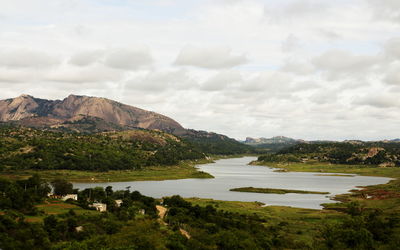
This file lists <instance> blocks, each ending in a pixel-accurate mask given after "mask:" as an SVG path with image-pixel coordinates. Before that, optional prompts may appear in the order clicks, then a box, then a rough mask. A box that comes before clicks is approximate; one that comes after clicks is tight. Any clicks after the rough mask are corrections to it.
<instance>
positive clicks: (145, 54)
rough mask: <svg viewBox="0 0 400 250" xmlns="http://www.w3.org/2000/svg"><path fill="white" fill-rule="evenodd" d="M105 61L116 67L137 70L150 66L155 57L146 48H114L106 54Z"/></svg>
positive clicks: (106, 63)
mask: <svg viewBox="0 0 400 250" xmlns="http://www.w3.org/2000/svg"><path fill="white" fill-rule="evenodd" d="M104 63H105V65H107V66H109V67H112V68H116V69H123V70H137V69H140V68H143V67H147V66H150V65H151V64H152V63H153V57H152V56H151V54H150V51H149V50H148V49H146V48H142V49H114V50H112V51H110V52H109V53H108V54H107V55H106V57H105V60H104Z"/></svg>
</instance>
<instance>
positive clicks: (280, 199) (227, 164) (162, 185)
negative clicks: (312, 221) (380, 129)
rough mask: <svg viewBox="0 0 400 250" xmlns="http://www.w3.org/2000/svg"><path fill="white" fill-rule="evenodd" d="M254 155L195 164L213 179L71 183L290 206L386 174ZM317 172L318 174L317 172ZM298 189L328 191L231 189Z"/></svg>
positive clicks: (316, 205)
mask: <svg viewBox="0 0 400 250" xmlns="http://www.w3.org/2000/svg"><path fill="white" fill-rule="evenodd" d="M253 160H256V158H255V157H243V158H231V159H223V160H218V161H216V162H215V163H210V164H204V165H199V166H198V168H199V169H200V170H201V171H204V172H208V173H210V174H212V175H213V176H214V177H215V178H214V179H183V180H166V181H131V182H107V183H74V188H79V189H81V190H82V189H85V188H89V187H98V186H100V187H104V188H105V187H107V186H112V187H113V189H114V190H125V189H126V188H127V187H128V186H130V190H131V191H133V190H138V191H139V192H140V193H142V194H144V195H147V196H151V197H155V198H161V197H164V196H172V195H180V196H182V197H186V198H190V197H199V198H211V199H216V200H226V201H250V202H251V201H259V202H262V203H264V204H266V205H277V206H292V207H301V208H313V209H320V208H321V205H320V204H322V203H331V202H335V201H332V200H330V198H329V196H334V195H336V194H343V193H346V192H348V191H349V190H351V189H355V188H356V186H367V185H376V184H384V183H387V182H388V181H390V180H391V179H390V178H384V177H370V176H357V175H356V176H354V177H345V176H320V174H321V173H303V172H274V169H272V168H268V167H263V166H250V165H248V163H249V162H251V161H253ZM317 174H319V175H317ZM250 186H251V187H258V188H281V189H298V190H307V191H322V192H330V194H329V195H317V194H260V193H242V192H231V191H229V189H231V188H239V187H250Z"/></svg>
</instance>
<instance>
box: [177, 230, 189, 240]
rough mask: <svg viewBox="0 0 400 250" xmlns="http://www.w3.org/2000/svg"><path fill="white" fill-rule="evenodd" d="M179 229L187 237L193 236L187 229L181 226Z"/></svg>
mask: <svg viewBox="0 0 400 250" xmlns="http://www.w3.org/2000/svg"><path fill="white" fill-rule="evenodd" d="M179 231H180V232H181V234H182V235H183V236H185V237H186V238H187V239H190V238H191V237H190V234H189V233H188V232H187V231H186V230H185V229H182V228H179Z"/></svg>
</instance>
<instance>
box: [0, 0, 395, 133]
mask: <svg viewBox="0 0 400 250" xmlns="http://www.w3.org/2000/svg"><path fill="white" fill-rule="evenodd" d="M23 93H24V94H30V95H33V96H35V97H40V98H46V99H63V98H65V97H66V96H67V95H69V94H71V93H73V94H79V95H92V96H101V97H107V98H110V99H113V100H117V101H120V102H123V103H126V104H130V105H134V106H137V107H140V108H144V109H148V110H152V111H156V112H159V113H162V114H165V115H168V116H170V117H171V118H173V119H175V120H177V121H178V122H180V123H181V124H182V125H183V126H184V127H187V128H194V129H201V130H208V131H215V132H218V133H223V134H226V135H228V136H231V137H234V138H237V139H244V138H245V137H246V136H251V137H261V136H263V137H270V136H275V135H285V136H290V137H295V138H303V139H339V140H340V139H365V140H374V139H385V138H398V137H400V133H399V132H400V1H399V0H336V1H326V0H13V1H9V0H0V99H5V98H10V97H16V96H19V95H20V94H23Z"/></svg>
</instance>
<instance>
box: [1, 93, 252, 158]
mask: <svg viewBox="0 0 400 250" xmlns="http://www.w3.org/2000/svg"><path fill="white" fill-rule="evenodd" d="M0 122H3V123H6V124H13V125H20V126H24V127H34V128H39V129H47V130H57V131H60V130H61V131H69V132H71V131H73V132H82V133H97V132H105V131H122V130H131V129H148V130H160V131H163V132H167V133H171V134H174V135H176V136H180V137H182V138H184V139H187V140H189V141H192V142H193V143H194V144H196V145H197V146H198V147H201V148H203V152H205V153H214V154H234V153H246V152H251V151H252V150H253V149H252V148H251V147H250V146H248V145H244V144H242V143H240V142H238V141H236V140H234V139H232V138H229V137H227V136H225V135H221V134H217V133H212V132H206V131H196V130H192V129H185V128H183V126H182V125H180V124H179V123H178V122H177V121H175V120H173V119H171V118H169V117H167V116H164V115H161V114H158V113H155V112H151V111H147V110H143V109H140V108H137V107H133V106H129V105H126V104H122V103H120V102H116V101H113V100H110V99H106V98H100V97H90V96H78V95H69V96H68V97H66V98H65V99H63V100H46V99H40V98H35V97H33V96H30V95H21V96H19V97H16V98H10V99H5V100H0Z"/></svg>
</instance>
